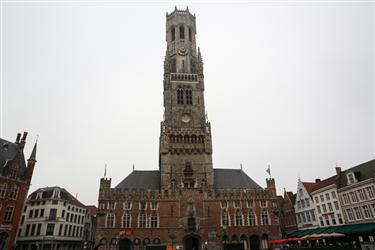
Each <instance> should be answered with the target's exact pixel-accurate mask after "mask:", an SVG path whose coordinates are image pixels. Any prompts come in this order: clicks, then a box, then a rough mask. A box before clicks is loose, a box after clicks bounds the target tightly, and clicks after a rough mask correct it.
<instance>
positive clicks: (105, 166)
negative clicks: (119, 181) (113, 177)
mask: <svg viewBox="0 0 375 250" xmlns="http://www.w3.org/2000/svg"><path fill="white" fill-rule="evenodd" d="M105 177H107V163H106V164H105V165H104V178H105Z"/></svg>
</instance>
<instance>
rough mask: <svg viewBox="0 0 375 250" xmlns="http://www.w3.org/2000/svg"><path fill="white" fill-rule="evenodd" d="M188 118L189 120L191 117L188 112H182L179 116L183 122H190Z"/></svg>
mask: <svg viewBox="0 0 375 250" xmlns="http://www.w3.org/2000/svg"><path fill="white" fill-rule="evenodd" d="M190 120H191V117H190V115H188V114H184V115H183V116H182V117H181V121H182V122H184V123H188V122H190Z"/></svg>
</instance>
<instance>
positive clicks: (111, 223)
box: [106, 214, 115, 228]
mask: <svg viewBox="0 0 375 250" xmlns="http://www.w3.org/2000/svg"><path fill="white" fill-rule="evenodd" d="M106 222H107V223H106V227H107V228H114V227H115V215H114V214H107V221H106Z"/></svg>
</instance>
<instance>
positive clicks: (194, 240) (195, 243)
mask: <svg viewBox="0 0 375 250" xmlns="http://www.w3.org/2000/svg"><path fill="white" fill-rule="evenodd" d="M182 242H183V245H184V250H199V249H201V242H202V239H201V237H200V236H199V235H197V234H188V235H186V236H185V237H184V238H183V240H182Z"/></svg>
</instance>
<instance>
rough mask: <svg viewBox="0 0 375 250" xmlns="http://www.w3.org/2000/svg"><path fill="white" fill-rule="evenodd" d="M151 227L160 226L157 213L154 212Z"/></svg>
mask: <svg viewBox="0 0 375 250" xmlns="http://www.w3.org/2000/svg"><path fill="white" fill-rule="evenodd" d="M150 227H151V228H157V227H158V216H157V214H152V215H151V217H150Z"/></svg>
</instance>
